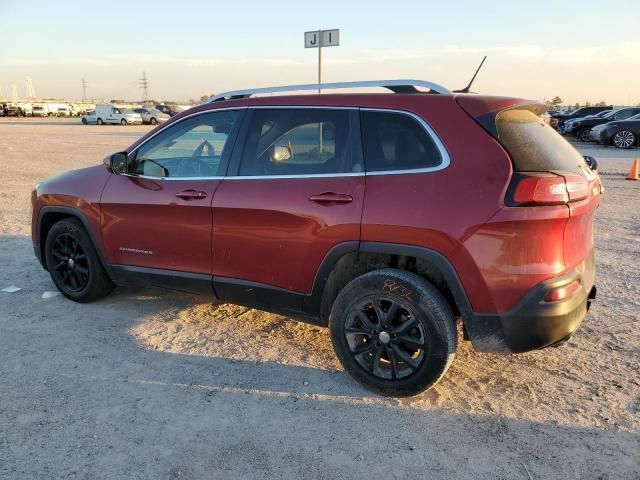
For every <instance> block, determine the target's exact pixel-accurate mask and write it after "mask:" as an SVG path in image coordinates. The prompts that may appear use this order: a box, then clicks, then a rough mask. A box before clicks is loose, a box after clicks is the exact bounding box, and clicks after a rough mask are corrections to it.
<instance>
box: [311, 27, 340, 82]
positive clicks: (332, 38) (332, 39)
mask: <svg viewBox="0 0 640 480" xmlns="http://www.w3.org/2000/svg"><path fill="white" fill-rule="evenodd" d="M338 45H340V30H339V29H337V28H334V29H332V30H314V31H312V32H304V48H317V49H318V85H320V84H321V83H322V47H337V46H338ZM318 93H321V89H320V87H318Z"/></svg>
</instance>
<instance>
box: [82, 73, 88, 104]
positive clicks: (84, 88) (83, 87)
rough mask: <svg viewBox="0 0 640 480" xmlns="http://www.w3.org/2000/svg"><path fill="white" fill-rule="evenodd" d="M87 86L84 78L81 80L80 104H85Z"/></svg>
mask: <svg viewBox="0 0 640 480" xmlns="http://www.w3.org/2000/svg"><path fill="white" fill-rule="evenodd" d="M88 86H89V82H87V81H86V80H85V79H84V78H83V79H82V103H87V87H88Z"/></svg>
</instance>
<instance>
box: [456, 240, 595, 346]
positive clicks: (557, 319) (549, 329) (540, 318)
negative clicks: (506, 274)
mask: <svg viewBox="0 0 640 480" xmlns="http://www.w3.org/2000/svg"><path fill="white" fill-rule="evenodd" d="M594 277H595V267H594V259H593V252H592V253H591V254H590V255H589V257H588V258H587V259H586V260H585V261H584V262H582V263H581V264H580V265H579V266H578V267H577V268H576V269H575V270H573V271H572V272H570V273H568V274H566V275H562V276H560V277H556V278H552V279H550V280H546V281H544V282H542V283H540V284H538V285H536V286H535V287H534V288H532V289H531V290H530V291H529V292H528V293H527V294H526V295H525V296H524V298H523V299H522V300H521V301H520V302H519V303H518V304H517V305H516V306H515V307H514V308H513V309H511V310H510V311H508V312H505V313H501V314H497V315H492V314H472V315H470V317H469V318H465V329H466V332H467V335H468V336H469V339H470V340H471V343H472V345H473V347H474V349H475V350H477V351H480V352H491V353H520V352H526V351H529V350H536V349H540V348H544V347H548V346H551V345H553V344H555V343H559V342H561V341H563V340H565V339H567V338H568V337H570V336H571V335H572V334H573V333H574V332H575V331H576V329H577V328H578V326H579V325H580V322H582V319H583V318H584V317H585V315H586V313H587V310H588V309H589V305H590V303H591V301H592V300H593V299H595V296H596V288H595V286H594ZM575 280H578V281H579V282H580V283H581V285H582V288H581V289H580V290H579V291H578V292H577V293H576V294H575V295H574V296H573V297H571V298H569V299H567V300H564V301H560V302H553V303H549V302H544V301H543V298H544V297H545V295H546V294H547V293H548V292H549V291H550V290H552V289H554V288H557V287H561V286H563V285H567V284H569V283H571V282H573V281H575Z"/></svg>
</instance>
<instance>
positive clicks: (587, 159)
mask: <svg viewBox="0 0 640 480" xmlns="http://www.w3.org/2000/svg"><path fill="white" fill-rule="evenodd" d="M584 161H585V162H587V165H588V166H589V168H590V169H591V170H593V171H594V172H597V171H598V161H597V160H596V159H595V158H593V157H591V156H589V155H585V156H584Z"/></svg>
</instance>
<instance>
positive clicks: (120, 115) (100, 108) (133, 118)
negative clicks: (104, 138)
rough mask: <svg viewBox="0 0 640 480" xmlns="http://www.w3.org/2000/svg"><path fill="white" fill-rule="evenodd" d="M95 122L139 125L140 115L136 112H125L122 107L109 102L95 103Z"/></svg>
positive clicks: (100, 123)
mask: <svg viewBox="0 0 640 480" xmlns="http://www.w3.org/2000/svg"><path fill="white" fill-rule="evenodd" d="M96 123H97V124H98V125H102V124H105V123H115V124H117V123H119V124H121V125H133V124H137V125H141V124H142V117H141V116H140V115H138V114H137V113H132V112H125V109H124V108H121V107H116V106H115V105H111V104H104V105H96Z"/></svg>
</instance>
